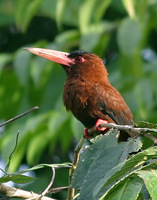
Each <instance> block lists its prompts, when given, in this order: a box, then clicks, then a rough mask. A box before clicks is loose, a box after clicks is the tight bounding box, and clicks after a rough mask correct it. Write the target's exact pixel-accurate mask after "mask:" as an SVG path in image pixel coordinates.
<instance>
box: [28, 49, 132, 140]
mask: <svg viewBox="0 0 157 200" xmlns="http://www.w3.org/2000/svg"><path fill="white" fill-rule="evenodd" d="M24 49H25V50H27V51H29V52H31V53H33V54H36V55H38V56H41V57H44V58H46V59H48V60H51V61H53V62H56V63H58V64H61V65H62V67H63V69H64V70H65V72H66V75H67V78H66V81H65V84H64V90H63V102H64V105H65V107H66V109H67V110H70V111H71V112H72V113H73V115H74V116H75V117H76V118H77V119H78V120H79V121H80V122H81V123H82V124H83V125H84V126H85V129H84V135H85V137H86V138H87V139H88V138H90V137H92V136H93V134H94V133H92V135H91V133H89V132H88V130H90V129H91V128H92V127H95V131H97V132H99V133H103V132H105V131H106V130H107V128H105V127H99V125H100V124H101V123H114V124H119V125H133V124H134V119H133V115H132V113H131V111H130V109H129V107H128V105H127V104H126V102H125V100H124V98H123V97H122V96H121V94H120V93H119V92H118V90H117V89H116V88H115V87H113V86H112V85H111V83H110V82H109V79H108V72H107V69H106V66H105V65H104V61H103V60H102V59H101V58H100V57H99V56H97V55H96V54H94V53H91V52H88V51H84V50H75V51H72V52H71V53H66V52H61V51H57V50H52V49H44V48H33V47H25V48H24ZM130 136H131V137H134V134H132V133H129V134H128V133H127V132H126V133H124V132H122V133H121V134H120V136H119V138H120V140H121V141H125V140H127V139H128V137H130Z"/></svg>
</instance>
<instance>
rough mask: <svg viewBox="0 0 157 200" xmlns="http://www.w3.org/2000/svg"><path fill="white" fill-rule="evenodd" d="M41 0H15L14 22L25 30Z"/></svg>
mask: <svg viewBox="0 0 157 200" xmlns="http://www.w3.org/2000/svg"><path fill="white" fill-rule="evenodd" d="M42 1H43V0H33V1H31V0H23V1H21V0H17V2H16V10H15V17H16V23H17V26H19V27H20V28H21V29H22V30H23V31H26V30H27V27H28V25H29V23H30V21H31V19H32V18H33V16H34V15H35V14H36V11H37V10H38V9H39V6H40V4H41V3H42Z"/></svg>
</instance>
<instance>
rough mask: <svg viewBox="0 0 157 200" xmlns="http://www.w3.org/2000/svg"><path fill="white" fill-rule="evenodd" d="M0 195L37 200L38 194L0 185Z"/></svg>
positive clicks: (47, 198) (50, 199)
mask: <svg viewBox="0 0 157 200" xmlns="http://www.w3.org/2000/svg"><path fill="white" fill-rule="evenodd" d="M0 193H1V194H4V195H6V196H8V197H18V198H24V199H31V198H34V199H39V194H36V193H34V192H29V191H25V190H21V189H18V188H14V187H9V186H6V185H3V184H0ZM40 200H55V199H53V198H50V197H46V196H43V197H41V198H40Z"/></svg>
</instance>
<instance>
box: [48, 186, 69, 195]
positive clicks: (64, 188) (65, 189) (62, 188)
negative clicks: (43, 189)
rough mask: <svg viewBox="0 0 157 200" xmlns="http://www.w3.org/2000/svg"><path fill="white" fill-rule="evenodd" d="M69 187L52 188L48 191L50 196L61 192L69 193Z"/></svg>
mask: <svg viewBox="0 0 157 200" xmlns="http://www.w3.org/2000/svg"><path fill="white" fill-rule="evenodd" d="M68 188H69V187H67V186H65V187H58V188H52V189H50V190H49V191H48V193H49V194H54V193H59V192H63V191H67V190H68Z"/></svg>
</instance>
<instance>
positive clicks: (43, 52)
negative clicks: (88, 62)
mask: <svg viewBox="0 0 157 200" xmlns="http://www.w3.org/2000/svg"><path fill="white" fill-rule="evenodd" d="M24 49H25V50H27V51H29V52H31V53H33V54H36V55H38V56H41V57H43V58H46V59H48V60H51V61H53V62H56V63H59V64H61V65H65V66H71V65H73V64H75V63H74V61H73V60H72V59H70V58H69V57H68V55H69V53H65V52H61V51H55V50H51V49H42V48H33V47H25V48H24Z"/></svg>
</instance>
